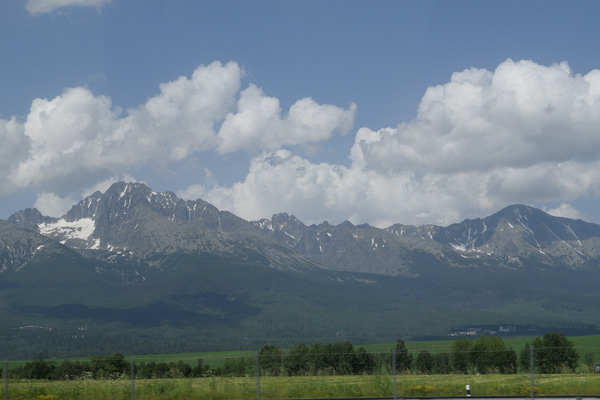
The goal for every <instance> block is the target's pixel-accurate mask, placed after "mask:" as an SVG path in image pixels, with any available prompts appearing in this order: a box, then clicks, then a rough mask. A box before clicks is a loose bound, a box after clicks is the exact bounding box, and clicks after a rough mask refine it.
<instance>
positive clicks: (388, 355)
mask: <svg viewBox="0 0 600 400" xmlns="http://www.w3.org/2000/svg"><path fill="white" fill-rule="evenodd" d="M532 345H533V352H534V354H533V356H534V357H533V367H534V369H535V372H536V373H560V372H574V371H575V368H576V367H577V365H578V361H579V355H578V353H577V351H576V349H575V348H574V345H573V343H572V342H571V341H569V340H568V339H567V338H566V337H565V336H564V335H563V334H562V333H557V332H551V333H547V334H545V335H544V336H543V337H542V338H540V337H537V338H535V339H534V340H533V342H532ZM530 356H531V349H530V345H529V343H527V344H526V345H525V348H524V349H522V350H521V352H520V353H519V355H518V356H517V352H516V351H515V350H513V349H512V348H507V346H506V344H505V343H504V341H503V340H502V338H500V337H498V336H485V335H481V336H479V337H478V338H477V339H470V338H465V337H461V338H457V339H456V340H455V341H454V343H453V344H452V346H451V349H450V351H449V352H442V353H435V354H431V353H430V352H429V351H427V350H421V351H419V352H418V353H416V354H413V353H411V352H409V351H408V349H407V347H406V343H405V342H404V340H402V339H398V341H397V342H396V344H395V347H394V348H393V349H392V351H389V352H384V353H369V352H367V351H366V350H365V348H363V347H359V348H358V349H355V348H354V346H353V345H352V343H351V342H349V341H346V342H343V343H328V344H320V343H313V344H312V345H310V346H306V345H305V344H299V345H297V346H295V347H293V348H291V349H289V350H288V351H287V352H286V351H284V350H283V349H281V348H279V347H278V346H275V345H265V346H263V347H262V348H261V349H260V351H259V352H258V354H257V357H245V358H244V357H240V358H227V359H225V360H224V363H223V365H221V366H218V367H216V368H211V367H210V366H209V365H206V364H204V362H203V360H202V359H199V360H198V361H197V364H196V365H194V366H193V367H192V366H191V365H189V364H188V363H185V362H183V361H178V362H170V363H164V362H155V361H151V362H148V363H146V362H142V363H139V364H135V365H134V371H133V372H134V375H135V378H136V379H156V378H192V377H209V376H249V375H254V374H255V373H256V368H257V366H258V368H259V369H260V374H261V375H270V376H298V375H357V374H361V375H362V374H375V373H391V372H392V371H393V368H394V367H395V368H396V372H397V373H418V374H450V373H454V374H456V373H460V374H469V373H480V374H486V373H501V374H514V373H517V372H518V371H519V370H520V371H522V372H528V371H529V370H530V368H531V362H530V361H531V358H530ZM394 357H395V358H394ZM587 358H590V360H591V359H592V358H591V357H587ZM586 363H588V364H590V363H591V361H589V360H588V361H586ZM130 374H131V362H130V361H128V360H126V359H125V356H124V355H123V354H120V353H116V354H113V355H111V356H92V357H89V358H88V361H84V362H80V361H69V360H64V361H63V362H62V363H61V364H57V363H56V362H54V361H48V360H44V359H37V360H33V361H30V362H28V363H26V364H25V365H24V366H22V367H18V368H13V369H11V370H10V371H9V375H10V376H11V377H12V378H21V379H52V380H68V379H123V378H124V379H127V378H129V376H130Z"/></svg>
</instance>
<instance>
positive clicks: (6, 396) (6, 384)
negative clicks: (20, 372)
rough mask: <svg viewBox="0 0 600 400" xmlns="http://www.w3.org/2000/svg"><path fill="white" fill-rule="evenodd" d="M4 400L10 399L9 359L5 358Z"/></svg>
mask: <svg viewBox="0 0 600 400" xmlns="http://www.w3.org/2000/svg"><path fill="white" fill-rule="evenodd" d="M3 372H4V373H3V375H4V400H8V360H6V359H5V360H4V371H3Z"/></svg>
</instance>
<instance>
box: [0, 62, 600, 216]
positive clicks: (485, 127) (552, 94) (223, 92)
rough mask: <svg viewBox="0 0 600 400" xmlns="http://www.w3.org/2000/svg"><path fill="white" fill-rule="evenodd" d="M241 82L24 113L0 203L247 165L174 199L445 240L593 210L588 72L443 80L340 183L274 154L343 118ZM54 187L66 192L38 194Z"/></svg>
mask: <svg viewBox="0 0 600 400" xmlns="http://www.w3.org/2000/svg"><path fill="white" fill-rule="evenodd" d="M242 75H243V71H242V68H241V67H240V66H239V65H238V64H236V63H234V62H230V63H228V64H225V65H223V64H221V63H218V62H215V63H213V64H210V65H208V66H200V67H198V68H197V69H196V70H195V71H194V73H193V74H192V76H191V77H180V78H178V79H176V80H175V81H173V82H168V83H164V84H162V85H160V93H159V94H157V95H156V96H154V97H152V98H150V99H149V100H148V101H146V102H145V103H144V104H142V105H141V106H139V107H136V108H131V109H128V110H127V111H122V110H121V109H119V108H118V107H115V106H113V105H112V103H111V100H110V98H108V97H106V96H95V95H94V94H93V93H92V92H91V91H90V90H89V89H87V88H85V87H78V88H72V89H67V90H65V92H64V93H63V94H61V95H60V96H57V97H55V98H54V99H51V100H47V99H36V100H34V101H33V102H32V106H31V110H30V113H29V115H27V117H26V119H25V120H24V122H23V123H20V122H19V119H18V118H15V117H13V118H11V119H10V120H0V140H1V141H2V143H3V146H2V147H0V173H1V174H0V188H1V189H0V190H1V193H0V195H6V194H9V193H14V192H16V191H18V190H22V189H26V188H41V190H42V191H44V190H45V192H44V193H42V195H40V198H39V199H38V202H37V203H36V204H39V205H40V206H41V207H45V209H47V210H50V211H52V210H59V209H61V207H63V208H64V204H65V203H66V201H67V200H68V199H69V196H74V195H73V193H76V194H79V193H82V192H84V194H91V193H92V192H93V191H94V190H95V189H100V190H105V189H106V187H107V186H108V185H109V184H110V183H112V182H113V181H115V180H122V179H123V180H135V179H133V178H132V177H131V175H136V173H135V170H139V169H141V168H147V167H148V166H156V167H158V168H160V167H161V166H166V165H169V164H171V163H175V162H182V161H186V160H188V159H189V157H198V154H199V153H203V152H210V151H216V152H219V153H221V154H223V153H228V152H229V153H230V152H235V151H239V150H246V151H249V152H251V153H254V154H258V155H257V156H255V157H254V158H252V160H251V162H250V165H249V169H248V173H247V175H246V177H245V178H244V179H243V180H241V181H239V182H236V183H234V184H231V185H222V184H219V183H218V182H216V181H214V179H213V178H212V177H211V174H210V171H207V170H205V174H204V175H205V178H204V179H200V182H199V183H197V184H195V185H191V186H190V187H188V188H187V189H184V190H180V191H179V192H178V194H179V195H180V196H182V197H184V198H194V199H195V198H199V197H200V198H203V199H205V200H207V201H209V202H211V203H213V204H214V205H215V206H217V207H219V208H221V209H225V210H229V211H231V212H233V213H235V214H238V215H239V216H241V217H243V218H246V219H251V220H252V219H258V218H262V217H270V216H271V215H272V214H274V213H276V212H283V211H285V212H288V213H293V214H295V215H296V216H297V217H298V218H300V219H301V220H303V221H304V222H306V223H319V222H321V221H323V220H329V222H331V223H339V222H342V221H344V220H346V219H348V220H350V221H351V222H353V223H364V222H368V223H370V224H373V225H377V226H388V225H391V224H393V223H397V222H401V223H410V224H417V225H420V224H424V223H435V224H439V225H447V224H449V223H452V222H456V221H460V220H462V219H464V218H472V217H481V216H483V215H485V213H488V212H494V211H497V210H498V209H499V208H501V207H504V206H506V205H509V204H514V203H525V204H534V203H544V202H560V203H563V204H564V205H563V206H561V207H559V208H557V209H556V210H552V211H553V212H556V213H557V214H558V213H562V214H561V215H571V216H577V215H580V214H578V212H577V210H574V209H573V208H572V207H571V206H570V205H569V203H570V202H572V201H573V200H575V199H577V198H579V197H582V196H587V197H592V198H593V197H597V196H600V135H598V133H597V132H598V131H597V127H598V126H600V71H598V70H594V71H592V72H590V73H588V74H586V75H577V74H573V73H572V71H571V70H570V69H569V67H568V65H567V64H566V63H560V64H555V65H552V66H548V67H546V66H541V65H538V64H536V63H533V62H531V61H521V62H516V63H515V62H513V61H511V60H507V61H506V62H503V63H502V64H500V65H499V66H498V68H496V70H495V71H493V72H491V71H486V70H482V69H475V68H472V69H468V70H465V71H462V72H459V73H455V74H453V75H452V79H451V81H450V82H448V83H446V84H444V85H439V86H436V87H431V88H428V89H427V91H426V92H425V94H424V96H423V98H422V101H421V103H420V105H419V109H418V115H417V117H416V118H415V119H414V120H413V121H410V122H407V123H403V124H400V125H398V126H397V127H395V128H385V129H381V130H378V131H373V130H371V129H369V128H361V129H359V130H358V131H357V133H356V136H355V141H354V145H353V146H352V149H351V151H350V154H349V157H350V160H351V164H350V166H349V167H345V166H340V165H332V164H328V163H320V164H316V163H311V162H310V161H309V160H306V159H303V158H301V157H299V156H297V155H294V154H293V153H292V151H290V149H284V148H283V147H290V146H303V145H310V144H315V143H320V142H322V141H326V140H328V139H330V138H331V137H332V135H334V134H340V135H344V134H346V133H347V132H348V131H349V129H350V127H351V126H352V124H353V122H354V118H355V114H356V106H355V105H354V104H352V105H350V106H349V107H348V108H347V109H343V108H339V107H336V106H332V105H320V104H317V103H316V102H314V101H313V100H312V99H310V98H304V99H301V100H298V101H297V102H296V103H294V104H293V105H292V106H291V107H290V109H289V110H288V111H287V112H285V113H284V112H282V109H281V106H280V103H279V100H278V99H276V98H273V97H269V96H267V95H265V94H264V93H263V91H262V90H261V89H260V88H258V87H257V86H255V85H252V84H250V85H249V86H248V87H247V88H246V89H243V90H242V89H241V86H242V84H241V78H242ZM108 176H113V177H114V178H111V179H108V180H106V177H108ZM74 178H77V179H74ZM92 179H93V180H92ZM98 181H102V182H100V183H98ZM56 182H61V183H63V187H64V186H65V183H64V182H67V184H66V185H69V184H71V185H72V187H71V188H70V190H71V192H69V193H68V191H66V190H64V188H63V189H62V190H61V191H59V190H50V189H49V188H51V187H52V185H53V183H56ZM71 182H72V183H71ZM82 182H84V183H82ZM94 182H96V183H94ZM151 184H152V182H150V185H151ZM90 186H92V187H90ZM176 189H177V188H173V190H176ZM53 193H60V195H61V196H63V197H59V196H58V195H55V194H53ZM52 212H54V211H52Z"/></svg>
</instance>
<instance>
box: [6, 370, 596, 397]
mask: <svg viewBox="0 0 600 400" xmlns="http://www.w3.org/2000/svg"><path fill="white" fill-rule="evenodd" d="M529 382H530V381H529V376H528V375H525V374H518V375H399V376H398V377H397V395H398V396H399V397H410V396H464V395H465V385H467V384H468V385H470V386H471V395H473V396H483V395H519V394H523V395H528V394H529ZM260 390H261V398H264V399H268V398H272V399H298V398H310V397H318V398H332V397H367V396H374V397H383V396H392V395H393V390H394V389H393V378H392V377H391V376H389V375H362V376H310V377H263V378H261V381H260ZM535 392H536V395H539V396H542V395H597V394H598V393H600V374H591V373H588V374H569V375H567V374H561V375H539V376H536V381H535ZM0 396H1V397H2V398H4V393H3V392H1V395H0ZM130 396H131V382H130V381H128V380H117V381H82V380H79V381H55V382H49V381H11V382H10V383H9V398H10V399H40V400H43V399H65V400H70V399H82V398H85V399H90V400H104V399H106V400H108V399H111V400H112V399H126V398H130ZM135 398H136V399H141V400H158V399H160V400H170V399H173V400H176V399H190V398H193V399H253V398H256V379H255V378H254V377H246V378H196V379H160V380H136V381H135Z"/></svg>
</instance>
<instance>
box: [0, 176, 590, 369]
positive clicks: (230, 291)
mask: <svg viewBox="0 0 600 400" xmlns="http://www.w3.org/2000/svg"><path fill="white" fill-rule="evenodd" d="M9 220H10V223H8V222H5V221H0V262H1V263H2V264H1V265H2V270H1V271H2V272H0V318H1V320H2V321H3V324H1V326H0V337H1V338H2V339H1V340H0V347H1V346H5V347H4V348H3V351H4V352H5V353H6V352H10V351H14V352H15V353H14V354H17V353H18V352H22V351H24V350H23V349H25V348H32V349H39V348H40V347H39V346H46V345H45V344H44V343H50V339H48V337H50V336H47V337H46V336H40V335H51V337H52V341H54V342H53V343H56V345H54V347H52V348H53V349H54V350H53V351H55V353H53V354H54V355H55V356H58V355H59V354H60V355H62V356H73V355H74V354H79V355H89V354H90V352H93V351H95V352H115V351H122V352H131V351H135V352H137V353H147V352H171V351H198V350H200V349H203V350H214V349H217V348H229V349H241V348H253V349H256V348H259V347H260V346H262V345H263V344H265V343H267V342H270V343H275V344H279V345H282V346H293V345H295V344H297V343H299V342H313V341H336V340H346V339H348V340H352V341H353V342H355V343H367V342H371V343H375V342H383V341H386V342H389V341H394V340H395V338H397V337H399V336H402V337H404V338H410V337H415V336H424V335H429V336H441V335H446V334H448V333H450V332H452V330H453V329H454V328H456V327H458V326H464V325H469V326H473V325H478V324H481V325H492V324H504V325H506V324H511V325H519V326H521V327H524V326H526V325H527V326H530V325H535V326H537V327H540V329H541V328H542V327H543V328H551V327H554V326H560V327H573V329H580V330H581V329H583V330H584V331H585V332H588V333H589V332H590V330H594V331H595V330H597V326H598V325H599V324H600V320H599V317H598V316H599V315H600V301H599V300H600V293H599V292H598V289H597V288H596V282H597V281H598V280H599V279H600V269H599V268H597V257H598V256H597V253H598V246H597V241H598V237H599V233H598V226H597V225H595V224H588V223H585V222H583V221H573V220H568V219H564V218H555V217H552V216H549V215H548V214H545V213H543V212H542V211H540V210H535V209H531V208H529V207H525V206H511V207H508V208H506V209H504V210H501V211H500V212H498V213H496V214H494V215H492V216H489V217H487V218H484V219H477V220H472V221H471V220H467V221H464V222H462V223H460V224H454V225H451V226H449V227H439V226H421V227H414V226H407V225H401V224H397V225H393V226H391V227H389V228H386V229H379V228H375V227H371V226H369V225H366V224H365V225H359V226H355V225H353V224H351V223H350V222H344V223H342V224H339V225H337V226H332V225H330V224H328V223H326V222H324V223H322V224H319V225H312V226H306V225H304V224H303V223H302V222H301V221H299V220H298V219H297V218H295V217H293V216H290V215H287V214H277V215H275V216H274V217H273V218H272V219H271V220H267V219H265V220H261V221H256V222H253V223H249V222H247V221H244V220H242V219H241V218H238V217H236V216H235V215H233V214H231V213H228V212H221V211H219V210H217V209H216V208H215V207H213V206H212V205H210V204H208V203H206V202H204V201H202V200H196V201H184V200H181V199H179V198H177V196H175V195H174V194H173V193H169V192H167V193H158V192H154V191H153V190H151V189H150V188H148V187H147V186H145V185H143V184H139V183H136V184H127V183H117V184H114V185H112V186H111V187H110V188H109V189H108V190H107V191H106V192H105V193H104V194H103V193H100V192H96V193H94V194H93V195H91V196H89V197H88V198H86V199H84V200H83V201H81V202H80V203H78V204H77V205H75V206H74V207H73V208H72V209H71V210H70V211H69V212H68V213H67V214H65V215H64V216H63V217H61V218H50V217H45V216H43V215H41V214H40V213H39V212H38V211H37V210H35V209H27V210H24V211H19V212H17V213H15V214H14V215H12V216H11V217H10V219H9ZM320 265H321V266H324V267H321V266H320ZM325 267H326V268H325ZM24 326H43V327H48V328H50V327H51V328H53V331H52V332H56V335H55V334H54V333H52V334H49V333H48V330H46V329H42V330H39V332H38V330H34V331H30V330H19V329H17V328H19V327H24ZM82 327H85V329H86V332H85V335H82V333H81V332H80V330H81V329H84V328H82ZM88 327H89V330H87V329H88ZM582 332H583V331H582ZM84 336H85V340H81V339H83V337H84ZM12 340H20V341H22V342H19V343H21V344H15V345H14V346H11V345H4V344H3V343H11V342H10V341H12ZM22 343H27V346H24V345H23V344H22ZM219 346H225V347H219ZM92 349H96V350H92ZM134 349H135V350H134ZM11 354H13V353H11ZM18 354H21V355H20V356H19V357H21V358H24V357H29V356H30V355H23V354H22V353H18ZM92 354H93V353H92ZM33 356H36V357H37V356H38V354H37V353H36V354H34V355H33ZM15 357H17V356H16V355H15Z"/></svg>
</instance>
